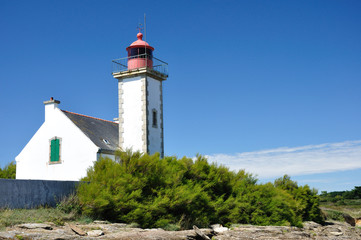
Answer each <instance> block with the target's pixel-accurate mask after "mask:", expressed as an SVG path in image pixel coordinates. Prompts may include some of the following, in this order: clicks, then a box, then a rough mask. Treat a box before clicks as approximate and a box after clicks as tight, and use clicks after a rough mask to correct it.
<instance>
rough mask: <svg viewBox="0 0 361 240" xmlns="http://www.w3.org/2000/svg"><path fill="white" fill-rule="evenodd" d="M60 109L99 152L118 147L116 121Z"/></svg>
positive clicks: (113, 149)
mask: <svg viewBox="0 0 361 240" xmlns="http://www.w3.org/2000/svg"><path fill="white" fill-rule="evenodd" d="M62 111H63V113H64V114H65V115H66V116H67V117H68V118H69V119H70V120H71V121H72V122H73V123H74V124H75V125H76V126H77V127H78V128H79V129H80V130H81V131H82V132H83V133H84V134H85V135H86V136H87V137H88V138H89V139H90V140H91V141H92V142H93V143H94V144H95V145H96V146H98V147H99V148H100V149H101V152H102V151H103V152H107V151H111V152H112V151H115V150H117V149H118V146H119V138H118V135H119V132H118V123H115V122H111V121H107V120H103V119H99V118H94V117H89V116H85V115H82V114H78V113H72V112H68V111H65V110H62Z"/></svg>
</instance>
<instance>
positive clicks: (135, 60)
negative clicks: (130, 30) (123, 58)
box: [127, 33, 154, 70]
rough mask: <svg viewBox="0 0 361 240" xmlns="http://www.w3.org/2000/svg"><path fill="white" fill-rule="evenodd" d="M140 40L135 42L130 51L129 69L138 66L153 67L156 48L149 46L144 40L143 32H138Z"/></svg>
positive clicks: (128, 49)
mask: <svg viewBox="0 0 361 240" xmlns="http://www.w3.org/2000/svg"><path fill="white" fill-rule="evenodd" d="M137 38H138V40H137V41H135V42H133V43H132V44H131V45H130V46H129V47H127V51H128V70H131V69H136V68H143V67H147V68H153V51H154V48H153V47H151V46H149V44H148V43H147V42H146V41H143V40H142V38H143V34H142V33H138V34H137Z"/></svg>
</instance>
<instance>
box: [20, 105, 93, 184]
mask: <svg viewBox="0 0 361 240" xmlns="http://www.w3.org/2000/svg"><path fill="white" fill-rule="evenodd" d="M55 136H56V137H58V138H61V146H60V158H61V162H60V163H55V164H50V162H49V160H50V159H49V157H50V139H52V138H53V137H55ZM97 152H98V147H97V146H96V145H95V144H94V143H93V142H92V141H91V140H90V139H89V138H87V137H86V136H85V135H84V133H83V132H82V131H81V130H80V129H79V128H78V127H76V126H75V124H74V123H73V122H72V121H71V120H70V119H69V118H67V117H66V116H65V114H64V113H63V112H62V111H61V110H60V109H59V108H57V104H47V105H46V106H45V122H44V123H43V125H42V126H41V127H40V129H39V130H38V131H37V132H36V133H35V135H34V136H33V137H32V138H31V140H30V141H29V142H28V144H27V145H26V146H25V147H24V149H23V150H22V151H21V152H20V154H19V155H18V156H17V157H16V178H17V179H43V180H73V181H76V180H79V179H80V178H82V177H84V176H86V170H87V168H88V167H90V166H92V165H93V162H94V161H96V160H97Z"/></svg>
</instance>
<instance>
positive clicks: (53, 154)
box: [50, 137, 60, 163]
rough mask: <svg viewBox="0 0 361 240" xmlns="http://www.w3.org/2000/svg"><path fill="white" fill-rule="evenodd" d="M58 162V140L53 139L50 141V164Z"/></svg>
mask: <svg viewBox="0 0 361 240" xmlns="http://www.w3.org/2000/svg"><path fill="white" fill-rule="evenodd" d="M59 161H60V139H59V138H57V137H55V138H53V139H51V141H50V163H56V162H59Z"/></svg>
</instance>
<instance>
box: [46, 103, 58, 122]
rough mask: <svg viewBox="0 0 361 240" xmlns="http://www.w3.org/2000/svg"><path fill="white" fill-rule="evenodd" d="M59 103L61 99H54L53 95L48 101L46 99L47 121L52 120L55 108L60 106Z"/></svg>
mask: <svg viewBox="0 0 361 240" xmlns="http://www.w3.org/2000/svg"><path fill="white" fill-rule="evenodd" d="M58 104H60V101H58V100H54V98H53V97H51V98H50V100H48V101H44V105H45V121H47V120H50V119H51V117H52V116H53V113H54V110H55V109H57V108H58Z"/></svg>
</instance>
